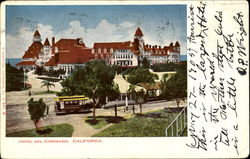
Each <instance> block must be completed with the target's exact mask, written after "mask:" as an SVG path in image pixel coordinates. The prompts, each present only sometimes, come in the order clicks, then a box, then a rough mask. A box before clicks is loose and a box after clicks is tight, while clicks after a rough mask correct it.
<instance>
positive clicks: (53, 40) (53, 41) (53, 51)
mask: <svg viewBox="0 0 250 159" xmlns="http://www.w3.org/2000/svg"><path fill="white" fill-rule="evenodd" d="M52 54H55V37H52Z"/></svg>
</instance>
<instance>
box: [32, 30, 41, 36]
mask: <svg viewBox="0 0 250 159" xmlns="http://www.w3.org/2000/svg"><path fill="white" fill-rule="evenodd" d="M33 36H41V35H40V33H39V32H38V30H36V31H35V33H34V35H33Z"/></svg>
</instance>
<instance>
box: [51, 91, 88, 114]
mask: <svg viewBox="0 0 250 159" xmlns="http://www.w3.org/2000/svg"><path fill="white" fill-rule="evenodd" d="M54 101H55V112H56V114H65V113H75V112H86V111H90V107H88V106H87V105H88V104H87V101H89V98H87V97H85V96H84V95H80V96H60V97H56V98H54Z"/></svg>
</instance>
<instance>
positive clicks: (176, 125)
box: [165, 106, 187, 136]
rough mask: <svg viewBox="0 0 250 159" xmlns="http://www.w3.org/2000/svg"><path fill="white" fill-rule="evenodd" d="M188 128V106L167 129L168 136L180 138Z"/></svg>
mask: <svg viewBox="0 0 250 159" xmlns="http://www.w3.org/2000/svg"><path fill="white" fill-rule="evenodd" d="M186 127H187V106H185V107H184V108H183V109H182V110H181V111H180V113H179V114H178V115H177V116H176V117H175V119H174V120H173V121H172V123H171V124H170V125H169V126H168V127H167V128H166V130H165V132H166V136H180V135H181V134H182V133H183V131H184V130H185V129H186Z"/></svg>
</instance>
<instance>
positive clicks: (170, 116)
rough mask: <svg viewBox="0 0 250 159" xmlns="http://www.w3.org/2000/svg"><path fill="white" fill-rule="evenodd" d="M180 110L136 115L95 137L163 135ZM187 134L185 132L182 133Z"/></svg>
mask: <svg viewBox="0 0 250 159" xmlns="http://www.w3.org/2000/svg"><path fill="white" fill-rule="evenodd" d="M177 115H178V112H170V111H167V110H160V111H156V112H151V113H146V114H142V115H139V114H138V115H136V116H135V117H132V118H130V119H128V120H126V121H121V122H120V123H118V124H114V125H112V126H110V127H109V128H107V129H105V130H103V131H101V132H99V133H97V134H95V135H94V137H156V136H158V137H161V136H162V137H163V136H165V135H166V134H165V129H166V127H167V126H168V125H169V124H170V123H171V122H172V121H173V120H174V119H175V117H176V116H177ZM182 135H185V132H184V133H183V134H182Z"/></svg>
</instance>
